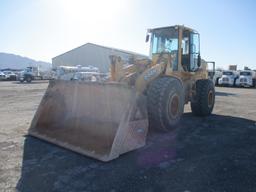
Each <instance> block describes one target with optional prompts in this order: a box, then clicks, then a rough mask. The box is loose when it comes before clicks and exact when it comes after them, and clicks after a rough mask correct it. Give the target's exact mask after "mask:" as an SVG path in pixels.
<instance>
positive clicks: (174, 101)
mask: <svg viewBox="0 0 256 192" xmlns="http://www.w3.org/2000/svg"><path fill="white" fill-rule="evenodd" d="M168 114H169V117H170V118H172V119H175V118H176V117H177V116H178V115H179V96H178V95H177V94H174V95H173V96H172V97H171V99H170V100H169V104H168Z"/></svg>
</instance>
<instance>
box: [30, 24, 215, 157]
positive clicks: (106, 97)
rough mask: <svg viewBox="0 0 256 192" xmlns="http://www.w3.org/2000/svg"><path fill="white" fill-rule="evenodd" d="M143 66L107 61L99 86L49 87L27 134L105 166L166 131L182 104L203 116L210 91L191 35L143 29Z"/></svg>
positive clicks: (183, 30)
mask: <svg viewBox="0 0 256 192" xmlns="http://www.w3.org/2000/svg"><path fill="white" fill-rule="evenodd" d="M149 40H150V57H149V58H151V59H137V58H136V56H134V58H133V59H132V61H133V63H130V64H129V65H127V64H125V63H124V61H123V60H122V58H120V57H119V56H116V55H112V56H110V60H111V65H110V76H109V78H108V79H107V80H106V81H104V82H81V81H64V80H52V81H50V82H49V86H48V89H47V90H46V92H45V95H44V97H43V99H42V101H41V103H40V105H39V107H38V109H37V111H36V114H35V116H34V119H33V120H32V122H31V126H30V129H29V134H30V135H32V136H35V137H37V138H40V139H42V140H46V141H48V142H51V143H53V144H56V145H59V146H62V147H64V148H67V149H70V150H72V151H75V152H78V153H81V154H84V155H87V156H90V157H93V158H96V159H98V160H101V161H110V160H112V159H115V158H117V157H119V155H121V154H123V153H126V152H128V151H131V150H135V149H137V148H140V147H142V146H144V145H145V142H146V137H147V132H148V129H149V128H150V129H156V130H159V131H163V134H164V132H165V131H171V130H174V129H175V127H176V125H177V124H178V123H179V121H180V118H181V115H182V114H183V110H184V105H185V104H188V103H190V106H191V110H192V113H193V114H194V115H197V116H207V115H210V114H211V113H212V110H213V107H214V102H215V89H214V84H213V82H212V81H211V80H209V79H208V73H207V66H206V65H205V64H204V63H202V62H201V57H200V50H199V33H198V32H196V31H195V30H193V29H190V28H188V27H185V26H181V25H175V26H170V27H162V28H155V29H149V30H148V33H147V36H146V41H149Z"/></svg>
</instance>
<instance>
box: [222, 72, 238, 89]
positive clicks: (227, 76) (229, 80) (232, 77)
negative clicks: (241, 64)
mask: <svg viewBox="0 0 256 192" xmlns="http://www.w3.org/2000/svg"><path fill="white" fill-rule="evenodd" d="M238 77H239V76H238V73H237V72H236V71H231V70H226V71H223V72H222V76H221V78H219V85H220V86H235V85H236V80H237V79H238Z"/></svg>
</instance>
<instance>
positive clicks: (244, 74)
mask: <svg viewBox="0 0 256 192" xmlns="http://www.w3.org/2000/svg"><path fill="white" fill-rule="evenodd" d="M240 75H243V76H251V73H250V72H249V71H242V72H240Z"/></svg>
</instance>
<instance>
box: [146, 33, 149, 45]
mask: <svg viewBox="0 0 256 192" xmlns="http://www.w3.org/2000/svg"><path fill="white" fill-rule="evenodd" d="M148 41H149V34H147V36H146V43H147V42H148Z"/></svg>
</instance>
